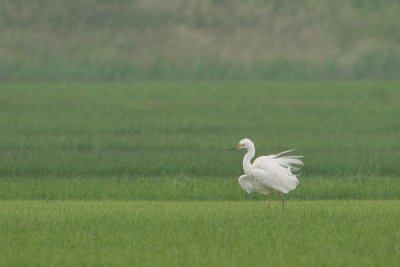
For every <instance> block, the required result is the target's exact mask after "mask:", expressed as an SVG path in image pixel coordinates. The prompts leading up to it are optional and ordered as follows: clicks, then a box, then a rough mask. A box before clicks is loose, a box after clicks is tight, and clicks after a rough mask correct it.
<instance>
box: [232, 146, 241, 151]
mask: <svg viewBox="0 0 400 267" xmlns="http://www.w3.org/2000/svg"><path fill="white" fill-rule="evenodd" d="M241 147H242V146H241V145H237V146H235V147H233V148H231V149H229V150H230V151H232V150H235V149H239V148H241Z"/></svg>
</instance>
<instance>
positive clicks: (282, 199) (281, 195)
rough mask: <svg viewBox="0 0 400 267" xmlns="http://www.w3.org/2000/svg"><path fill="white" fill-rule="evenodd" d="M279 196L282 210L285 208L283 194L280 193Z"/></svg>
mask: <svg viewBox="0 0 400 267" xmlns="http://www.w3.org/2000/svg"><path fill="white" fill-rule="evenodd" d="M279 196H280V197H281V201H282V209H283V208H284V207H285V198H284V196H283V194H282V193H281V192H279Z"/></svg>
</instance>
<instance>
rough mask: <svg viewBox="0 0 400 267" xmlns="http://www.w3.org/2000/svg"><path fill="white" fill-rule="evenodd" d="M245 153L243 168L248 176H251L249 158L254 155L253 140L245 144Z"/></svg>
mask: <svg viewBox="0 0 400 267" xmlns="http://www.w3.org/2000/svg"><path fill="white" fill-rule="evenodd" d="M246 149H247V153H246V155H244V157H243V170H244V173H245V174H246V175H248V176H251V162H250V160H251V159H252V158H253V157H254V155H255V153H256V149H255V147H254V144H253V142H251V143H249V144H246Z"/></svg>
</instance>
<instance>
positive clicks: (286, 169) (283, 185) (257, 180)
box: [231, 138, 303, 208]
mask: <svg viewBox="0 0 400 267" xmlns="http://www.w3.org/2000/svg"><path fill="white" fill-rule="evenodd" d="M235 149H247V153H246V155H244V158H243V170H244V174H243V175H242V176H240V177H239V180H238V182H239V184H240V186H241V187H242V188H243V189H244V190H245V191H246V192H247V193H251V192H259V193H262V194H264V195H268V196H269V202H268V207H271V193H273V192H278V193H279V196H280V197H281V201H282V208H283V207H284V206H285V198H284V196H283V194H287V193H288V192H289V191H292V190H294V189H295V188H296V187H297V185H298V184H299V180H298V179H297V175H296V174H293V172H295V171H298V170H299V169H300V168H299V166H300V165H303V162H302V161H301V160H300V159H301V158H302V157H303V156H282V155H284V154H286V153H289V152H291V151H293V150H294V149H292V150H288V151H284V152H281V153H279V154H276V155H269V156H261V157H258V158H256V159H255V160H254V162H253V163H251V159H252V158H253V157H254V155H255V152H256V149H255V147H254V143H253V142H252V141H251V140H250V139H248V138H245V139H242V140H240V142H239V144H238V145H237V146H235V147H234V148H232V149H231V150H235Z"/></svg>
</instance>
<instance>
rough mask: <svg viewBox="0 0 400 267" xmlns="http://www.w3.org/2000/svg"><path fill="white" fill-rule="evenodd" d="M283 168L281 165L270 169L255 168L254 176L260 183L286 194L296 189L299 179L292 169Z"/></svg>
mask: <svg viewBox="0 0 400 267" xmlns="http://www.w3.org/2000/svg"><path fill="white" fill-rule="evenodd" d="M282 169H284V168H282V167H280V166H275V168H270V169H269V170H263V169H253V172H252V176H253V178H254V180H256V181H257V182H258V183H259V184H261V185H263V186H266V187H268V188H270V189H272V190H276V191H279V192H282V193H285V194H286V193H288V192H289V191H292V190H293V189H295V188H296V187H297V185H298V184H299V181H298V180H297V177H296V176H295V175H293V174H291V173H290V170H287V171H285V172H282Z"/></svg>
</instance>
